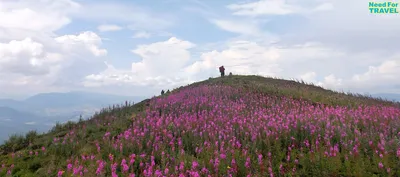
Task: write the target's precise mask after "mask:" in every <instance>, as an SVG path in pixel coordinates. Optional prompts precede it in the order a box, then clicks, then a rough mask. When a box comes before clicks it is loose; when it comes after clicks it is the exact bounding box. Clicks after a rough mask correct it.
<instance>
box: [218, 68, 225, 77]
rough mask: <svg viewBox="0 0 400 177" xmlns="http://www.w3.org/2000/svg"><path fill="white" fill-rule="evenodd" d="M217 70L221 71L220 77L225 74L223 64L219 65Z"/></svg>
mask: <svg viewBox="0 0 400 177" xmlns="http://www.w3.org/2000/svg"><path fill="white" fill-rule="evenodd" d="M219 72H220V73H221V77H224V76H225V68H224V66H221V67H219Z"/></svg>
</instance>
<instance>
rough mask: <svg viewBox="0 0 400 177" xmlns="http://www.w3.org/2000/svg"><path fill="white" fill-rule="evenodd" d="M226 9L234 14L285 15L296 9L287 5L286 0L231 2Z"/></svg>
mask: <svg viewBox="0 0 400 177" xmlns="http://www.w3.org/2000/svg"><path fill="white" fill-rule="evenodd" d="M227 7H228V9H230V10H234V11H235V12H234V13H233V14H234V15H243V16H258V15H286V14H291V13H295V12H296V11H298V8H297V7H296V6H292V5H289V4H288V3H287V2H286V0H260V1H256V2H250V3H242V4H231V5H228V6H227Z"/></svg>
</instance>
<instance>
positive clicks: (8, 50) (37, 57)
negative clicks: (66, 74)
mask: <svg viewBox="0 0 400 177" xmlns="http://www.w3.org/2000/svg"><path fill="white" fill-rule="evenodd" d="M61 60H62V58H61V56H60V55H59V54H57V53H50V52H46V51H45V47H44V46H43V44H40V43H37V42H35V41H32V39H30V38H26V39H24V40H21V41H16V40H13V41H10V42H9V43H0V72H2V73H5V72H9V73H18V74H23V75H44V74H47V73H49V72H50V70H51V69H52V68H53V67H55V66H56V65H57V63H58V62H60V61H61Z"/></svg>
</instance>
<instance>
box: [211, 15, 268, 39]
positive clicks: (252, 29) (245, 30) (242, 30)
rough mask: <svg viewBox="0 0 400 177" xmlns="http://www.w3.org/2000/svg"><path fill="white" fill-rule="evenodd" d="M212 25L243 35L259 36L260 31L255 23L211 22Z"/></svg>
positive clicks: (235, 21)
mask: <svg viewBox="0 0 400 177" xmlns="http://www.w3.org/2000/svg"><path fill="white" fill-rule="evenodd" d="M211 22H212V23H214V24H215V25H217V26H218V27H219V28H221V29H222V30H225V31H229V32H232V33H238V34H244V35H252V36H256V35H261V30H260V29H259V27H258V24H257V23H255V22H249V21H247V22H245V21H237V20H216V19H214V20H211Z"/></svg>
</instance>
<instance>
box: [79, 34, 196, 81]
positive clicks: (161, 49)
mask: <svg viewBox="0 0 400 177" xmlns="http://www.w3.org/2000/svg"><path fill="white" fill-rule="evenodd" d="M194 46H195V45H194V44H193V43H191V42H189V41H184V40H180V39H178V38H175V37H171V38H170V39H168V40H167V41H163V42H156V43H152V44H149V45H139V46H138V47H137V48H136V49H134V50H132V52H133V53H135V54H137V55H139V56H140V57H141V58H142V61H140V62H134V63H132V69H131V70H119V69H116V68H114V66H112V65H109V64H107V69H106V70H105V71H103V72H100V73H98V74H91V75H88V76H87V77H86V78H85V79H86V80H85V82H84V85H85V86H87V87H96V86H104V85H115V84H127V85H147V86H159V85H176V84H178V83H184V82H185V83H186V81H185V79H183V77H181V76H183V75H180V73H182V72H183V71H182V68H183V67H184V66H185V65H186V64H187V62H188V61H189V59H190V52H189V51H188V49H190V48H192V47H194Z"/></svg>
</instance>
